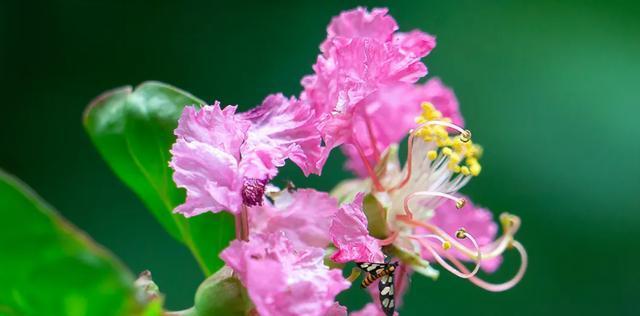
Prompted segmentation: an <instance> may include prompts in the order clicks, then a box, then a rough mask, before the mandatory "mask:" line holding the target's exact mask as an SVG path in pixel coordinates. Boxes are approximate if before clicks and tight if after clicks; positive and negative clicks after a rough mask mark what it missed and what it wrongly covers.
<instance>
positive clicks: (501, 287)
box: [446, 240, 528, 292]
mask: <svg viewBox="0 0 640 316" xmlns="http://www.w3.org/2000/svg"><path fill="white" fill-rule="evenodd" d="M511 245H512V246H513V248H515V249H516V250H517V251H518V253H519V254H520V268H518V272H517V273H516V275H514V276H513V278H511V279H510V280H509V281H506V282H504V283H498V284H495V283H489V282H487V281H484V280H482V279H480V278H478V277H475V276H474V277H471V278H469V281H471V282H472V283H473V284H475V285H477V286H479V287H481V288H483V289H485V290H487V291H490V292H502V291H506V290H508V289H510V288H512V287H514V286H515V285H516V284H518V282H520V280H522V277H523V276H524V273H525V272H526V270H527V263H528V257H527V251H526V250H525V249H524V247H523V246H522V244H520V242H518V241H517V240H514V241H513V242H512V243H511ZM446 256H447V259H449V260H451V262H453V264H454V265H456V266H457V267H458V268H459V269H460V270H462V271H464V272H466V271H468V270H467V268H466V267H465V266H464V264H462V263H461V262H460V261H458V260H457V259H456V258H454V257H453V256H451V255H449V254H446Z"/></svg>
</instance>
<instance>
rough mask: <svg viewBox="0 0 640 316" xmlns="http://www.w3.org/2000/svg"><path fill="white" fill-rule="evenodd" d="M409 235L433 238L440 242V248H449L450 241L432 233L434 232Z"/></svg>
mask: <svg viewBox="0 0 640 316" xmlns="http://www.w3.org/2000/svg"><path fill="white" fill-rule="evenodd" d="M411 237H415V238H433V239H435V240H437V241H439V242H440V243H441V244H442V249H444V250H449V249H450V248H451V243H450V242H448V241H446V240H444V238H442V237H440V236H438V235H434V234H422V235H412V236H411Z"/></svg>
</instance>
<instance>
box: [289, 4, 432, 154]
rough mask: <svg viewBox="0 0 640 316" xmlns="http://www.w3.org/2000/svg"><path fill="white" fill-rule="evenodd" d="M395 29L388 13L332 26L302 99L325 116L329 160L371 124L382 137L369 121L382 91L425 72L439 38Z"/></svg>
mask: <svg viewBox="0 0 640 316" xmlns="http://www.w3.org/2000/svg"><path fill="white" fill-rule="evenodd" d="M397 29H398V26H397V24H396V23H395V20H393V18H392V17H390V16H387V10H386V9H374V10H373V11H371V12H370V13H369V12H367V11H366V10H365V9H363V8H358V9H355V10H352V11H347V12H343V13H342V14H341V15H340V16H338V17H336V18H334V19H333V20H332V22H331V24H330V25H329V27H328V29H327V35H328V36H327V39H326V40H325V41H324V42H323V43H322V45H321V47H320V48H321V51H322V55H320V56H318V59H317V62H316V64H315V65H314V66H313V69H314V71H315V74H313V75H309V76H306V77H305V78H304V79H303V80H302V85H303V86H304V92H303V93H302V96H301V98H302V99H303V100H304V101H306V102H309V103H311V104H312V105H313V107H314V109H315V110H316V112H317V113H322V121H323V123H322V124H321V130H322V135H323V139H324V141H325V143H326V150H325V153H324V157H325V159H326V156H327V155H328V152H329V151H330V150H331V149H332V148H334V147H336V146H338V145H340V144H342V143H347V144H354V143H356V144H357V142H356V141H358V140H356V139H354V135H362V134H363V132H364V135H367V129H366V126H367V124H370V125H371V129H372V132H373V133H374V134H379V133H380V131H379V129H380V126H379V124H373V122H370V120H371V118H369V117H368V116H369V115H370V114H371V113H370V112H372V109H370V108H369V107H370V105H369V104H370V103H371V102H376V100H377V99H378V98H379V96H377V94H378V93H384V92H381V91H383V90H384V89H387V88H394V87H396V86H405V85H411V84H413V83H415V82H416V81H417V80H418V79H420V78H421V77H423V76H425V75H426V74H427V68H426V66H425V65H424V64H423V63H422V62H421V61H420V59H421V58H422V57H424V56H426V55H427V54H428V53H429V52H430V51H431V49H433V47H435V39H434V38H433V37H432V36H430V35H428V34H425V33H422V32H420V31H412V32H410V33H395V31H396V30H397ZM371 106H372V107H376V106H375V105H371ZM392 106H394V105H392ZM395 106H396V107H398V106H401V105H400V104H396V105H395ZM418 109H419V108H418ZM368 120H369V121H368ZM375 123H379V122H375ZM393 123H395V122H385V124H387V125H390V124H393Z"/></svg>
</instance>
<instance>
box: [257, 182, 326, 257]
mask: <svg viewBox="0 0 640 316" xmlns="http://www.w3.org/2000/svg"><path fill="white" fill-rule="evenodd" d="M274 202H275V203H274V204H273V205H271V204H270V203H265V204H264V205H263V206H262V207H261V208H254V209H252V212H251V214H250V217H249V219H250V222H251V226H252V229H255V230H256V231H258V232H262V233H266V234H268V233H277V232H282V233H284V235H285V236H286V237H287V239H289V240H290V241H291V242H292V243H293V244H294V245H295V246H312V247H326V246H327V245H328V244H329V243H330V242H331V239H330V238H329V225H330V223H331V219H332V217H333V215H334V214H335V213H336V212H337V211H338V201H336V199H335V198H333V197H331V196H330V195H329V194H328V193H326V192H319V191H316V190H313V189H298V190H295V191H292V192H290V191H289V190H285V191H282V192H279V193H277V195H276V196H275V197H274Z"/></svg>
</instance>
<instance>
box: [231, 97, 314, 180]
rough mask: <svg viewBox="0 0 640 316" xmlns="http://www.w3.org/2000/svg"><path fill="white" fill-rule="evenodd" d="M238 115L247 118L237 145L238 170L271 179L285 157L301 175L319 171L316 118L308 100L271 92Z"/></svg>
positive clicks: (251, 176)
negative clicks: (242, 140)
mask: <svg viewBox="0 0 640 316" xmlns="http://www.w3.org/2000/svg"><path fill="white" fill-rule="evenodd" d="M241 117H242V118H243V119H246V120H248V121H250V122H251V128H250V129H249V131H248V137H247V140H246V141H245V143H244V145H243V146H242V149H241V151H242V162H241V164H240V170H241V172H242V174H243V175H244V176H245V177H249V178H255V179H271V178H273V177H274V176H275V175H276V174H277V169H278V167H282V166H283V165H284V163H285V160H286V159H291V160H292V161H293V162H294V163H295V164H297V165H298V166H299V167H300V169H302V171H303V172H304V174H305V175H309V174H311V173H316V174H319V173H320V170H321V169H320V166H319V163H318V162H319V161H320V158H321V154H322V147H321V143H322V139H321V136H320V132H319V131H318V123H319V119H318V117H317V116H316V115H315V112H314V111H313V109H312V108H311V106H310V105H309V104H306V103H304V102H300V101H298V100H297V99H295V98H291V99H287V98H285V97H284V96H283V95H282V94H274V95H270V96H268V97H267V98H266V99H265V100H264V101H263V102H262V104H261V105H260V106H258V107H256V108H255V109H253V110H251V111H249V112H247V113H243V114H241Z"/></svg>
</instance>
